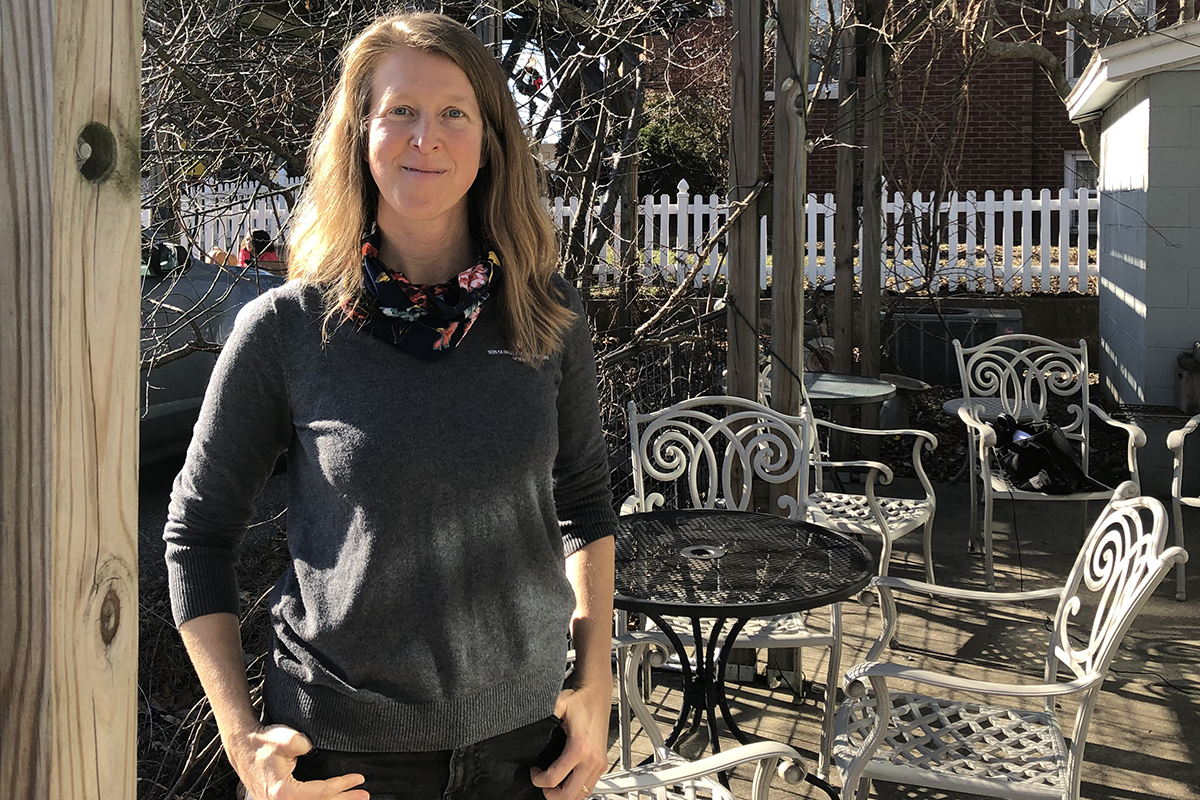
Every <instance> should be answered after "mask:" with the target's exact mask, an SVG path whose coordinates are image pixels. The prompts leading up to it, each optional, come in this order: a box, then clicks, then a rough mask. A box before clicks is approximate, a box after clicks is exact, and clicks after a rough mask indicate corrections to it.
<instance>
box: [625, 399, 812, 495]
mask: <svg viewBox="0 0 1200 800" xmlns="http://www.w3.org/2000/svg"><path fill="white" fill-rule="evenodd" d="M720 409H723V410H725V411H726V412H727V413H725V414H724V415H722V416H719V415H718V413H714V412H719V410H720ZM799 424H800V419H799V417H795V418H793V417H789V416H787V415H784V414H779V413H777V412H775V411H772V410H771V409H769V408H767V407H765V406H762V405H759V404H758V403H755V402H753V401H750V400H743V399H741V398H735V397H723V396H714V397H697V398H692V399H689V400H685V401H683V402H682V403H677V404H675V405H673V406H670V407H669V408H665V409H662V410H661V411H654V412H650V413H646V414H641V413H639V412H638V411H637V408H636V407H635V405H634V404H633V403H630V405H629V427H630V443H631V453H632V458H633V477H634V497H633V498H630V500H631V501H632V502H631V503H627V506H629V507H631V508H633V510H638V511H650V510H652V509H653V508H656V507H659V506H662V505H664V504H665V502H666V500H667V497H666V495H665V494H664V492H663V491H653V492H649V493H648V492H647V489H648V488H656V489H664V490H666V489H669V486H670V485H671V484H674V488H675V491H676V492H677V493H678V502H679V503H680V504H681V505H682V504H685V503H686V504H687V505H689V506H690V507H693V508H727V509H730V510H737V511H745V510H747V509H749V508H750V507H751V504H752V502H753V492H752V486H753V483H752V482H753V479H754V478H755V477H757V478H759V479H762V480H765V481H767V482H770V483H784V482H787V481H790V480H791V479H792V478H793V477H795V475H796V474H797V472H798V470H799V468H800V465H799V461H798V453H799V449H800V446H801V439H800V434H799V432H798V431H799ZM652 484H653V485H652Z"/></svg>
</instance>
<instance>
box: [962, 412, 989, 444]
mask: <svg viewBox="0 0 1200 800" xmlns="http://www.w3.org/2000/svg"><path fill="white" fill-rule="evenodd" d="M977 408H983V406H979V405H975V406H971V405H966V404H964V405H961V406H959V407H958V418H959V419H961V420H962V421H963V423H964V424H965V425H966V426H967V427H968V428H970V429H971V430H972V431H974V432H975V435H976V436H979V437H980V439H981V440H982V442H983V446H984V447H995V446H996V431H995V430H993V429H992V426H991V425H985V424H983V423H982V422H980V421H979V414H978V412H977V411H976V410H975V409H977Z"/></svg>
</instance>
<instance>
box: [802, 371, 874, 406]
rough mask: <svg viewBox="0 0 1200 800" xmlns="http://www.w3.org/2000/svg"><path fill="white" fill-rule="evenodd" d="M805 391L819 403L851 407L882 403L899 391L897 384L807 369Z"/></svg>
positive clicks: (813, 402)
mask: <svg viewBox="0 0 1200 800" xmlns="http://www.w3.org/2000/svg"><path fill="white" fill-rule="evenodd" d="M804 391H805V392H806V393H807V394H808V399H809V401H811V402H812V404H813V405H818V406H848V405H869V404H871V403H882V402H883V401H884V400H887V399H888V398H889V397H892V396H893V395H894V394H896V387H895V385H894V384H891V383H888V382H887V381H884V380H879V379H878V378H864V377H862V376H861V375H842V374H839V373H836V372H805V373H804Z"/></svg>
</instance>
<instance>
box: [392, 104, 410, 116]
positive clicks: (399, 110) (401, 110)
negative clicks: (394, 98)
mask: <svg viewBox="0 0 1200 800" xmlns="http://www.w3.org/2000/svg"><path fill="white" fill-rule="evenodd" d="M391 113H392V115H393V116H396V117H406V116H408V109H407V108H405V107H404V106H397V107H396V108H393V109H392V111H391Z"/></svg>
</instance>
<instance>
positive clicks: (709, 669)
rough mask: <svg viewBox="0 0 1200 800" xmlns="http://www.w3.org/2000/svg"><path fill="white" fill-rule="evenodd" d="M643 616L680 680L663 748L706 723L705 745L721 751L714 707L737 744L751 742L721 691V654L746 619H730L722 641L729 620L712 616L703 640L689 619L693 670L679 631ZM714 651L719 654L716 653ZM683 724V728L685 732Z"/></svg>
mask: <svg viewBox="0 0 1200 800" xmlns="http://www.w3.org/2000/svg"><path fill="white" fill-rule="evenodd" d="M646 616H648V617H649V618H650V619H652V620H654V624H655V625H657V626H658V628H659V630H660V631H662V633H663V635H665V636H666V637H667V639H668V640H669V641H670V642H671V647H672V648H673V649H674V650H675V653H676V654H677V655H678V656H679V669H680V674H681V678H682V682H683V690H682V693H681V694H682V698H681V703H680V707H679V716H678V718H677V719H676V720H675V725H674V726H673V727H672V729H671V733H670V735H668V736H667V738H666V745H667V747H669V748H671V749H675V744H676V743H677V742H678V741H680V739H681V738H683V739H687V738H690V737H691V736H693V735H694V734H695V733H696V732H697V731H698V730H699V729H700V726H701V725H702V724H707V728H708V743H709V746H710V747H711V748H712V751H713V753H714V754H715V753H719V752H721V741H720V733H719V731H718V730H717V724H718V723H717V710H718V709H720V716H721V718H722V719H723V720H724V721H725V727H726V728H728V729H729V732H730V733H731V734H733V737H734V738H735V739H737V741H738V742H739V743H741V744H750V742H751V741H752V739H751V737H750V736H749V735H748V734H747V733H746V732H745V731H743V730H742V729H741V728H739V727H738V725H737V723H736V722H734V720H733V711H732V710H731V709H730V707H729V697H728V695H727V694H726V693H725V668H726V661H725V655H726V654H727V653H729V652H730V651H731V649H732V645H733V643H734V641H735V640H736V639H737V636H738V634H739V633H741V631H742V628H743V627H744V626H745V624H746V620H745V619H734V620H732V622H733V624H732V625H731V626H730V628H729V632H728V633H727V634H726V635H725V637H724V641H723V642H722V641H721V632H722V630H723V629H724V627H725V624H726V623H727V622H730V620H729V619H723V618H716V619H715V620H714V622H713V626H712V632H711V633H710V634H709V636H708V639H707V641H706V640H705V637H704V634H703V631H702V630H701V626H700V619H699V618H692V642H693V645H694V647H695V653H696V669H695V670H693V669H692V665H691V661H690V660H689V659H688V656H687V650H686V649H685V647H684V644H683V640H682V639H680V638H679V634H677V633H676V632H675V629H674V628H672V627H671V625H669V624H668V623H667V621H666V620H665V619H663V618H662V617H661V616H659V615H658V614H651V613H647V615H646ZM718 652H719V653H720V655H717V653H718ZM797 668H799V665H797ZM688 717H691V724H690V725H688ZM685 726H686V728H687V729H686V731H685ZM720 780H721V783H722V784H724V785H725V787H726V788H728V786H729V776H728V775H726V774H725V773H721V775H720ZM804 780H805V781H807V782H808V783H809V784H811V785H813V786H816V787H817V788H818V789H820V790H821V791H823V792H825V794H826V795H828V796H829V797H831V798H834V799H835V800H836V798H838V797H839V795H838V791H837V790H836V789H834V788H833V787H832V786H830V785H829V783H828V782H827V781H825V780H822V779H821V778H820V777H818V776H816V775H814V774H812V773H811V772H808V771H806V772H805V776H804Z"/></svg>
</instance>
